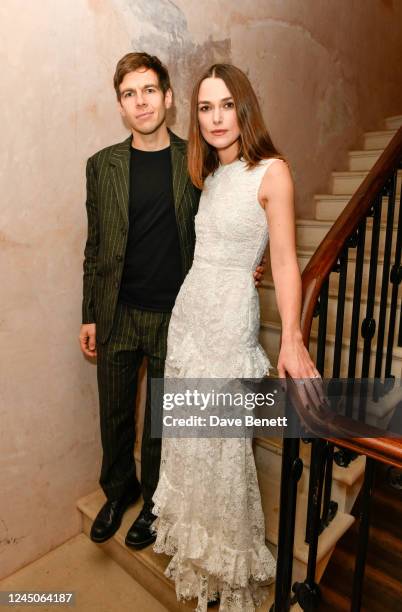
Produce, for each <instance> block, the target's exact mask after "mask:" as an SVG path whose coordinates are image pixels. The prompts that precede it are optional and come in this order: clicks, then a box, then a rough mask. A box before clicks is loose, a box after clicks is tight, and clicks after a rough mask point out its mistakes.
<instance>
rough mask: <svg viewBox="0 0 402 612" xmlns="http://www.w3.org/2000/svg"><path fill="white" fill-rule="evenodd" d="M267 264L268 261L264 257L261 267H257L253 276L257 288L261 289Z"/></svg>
mask: <svg viewBox="0 0 402 612" xmlns="http://www.w3.org/2000/svg"><path fill="white" fill-rule="evenodd" d="M266 263H267V260H266V258H265V255H264V257H263V258H262V259H261V262H260V265H259V266H257V267H256V269H255V272H254V274H253V276H254V285H255V286H256V287H259V286H260V285H261V281H262V278H263V276H264V273H265V268H266Z"/></svg>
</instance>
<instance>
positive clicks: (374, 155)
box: [349, 149, 384, 172]
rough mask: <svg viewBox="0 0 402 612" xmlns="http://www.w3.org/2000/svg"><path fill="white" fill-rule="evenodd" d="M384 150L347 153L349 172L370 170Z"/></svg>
mask: <svg viewBox="0 0 402 612" xmlns="http://www.w3.org/2000/svg"><path fill="white" fill-rule="evenodd" d="M383 152H384V149H369V150H366V149H363V150H361V151H349V170H351V171H352V172H353V171H360V170H364V171H366V170H371V168H372V167H373V166H374V164H375V162H376V161H377V159H378V158H379V157H380V155H381V154H382V153H383Z"/></svg>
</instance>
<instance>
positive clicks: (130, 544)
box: [125, 536, 156, 550]
mask: <svg viewBox="0 0 402 612" xmlns="http://www.w3.org/2000/svg"><path fill="white" fill-rule="evenodd" d="M155 540H156V536H154V537H152V538H149V539H148V540H145V542H139V543H138V544H137V543H134V542H127V540H126V541H125V545H126V546H128V548H135V550H141V549H142V548H146V547H147V546H149V545H150V544H153V543H154V542H155Z"/></svg>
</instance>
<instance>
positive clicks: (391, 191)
mask: <svg viewBox="0 0 402 612" xmlns="http://www.w3.org/2000/svg"><path fill="white" fill-rule="evenodd" d="M394 209H395V175H394V177H393V178H392V180H391V181H390V182H389V183H388V210H387V227H386V231H385V244H384V265H383V269H382V284H381V298H380V314H379V316H378V334H377V350H376V357H375V373H374V377H375V378H381V373H382V364H383V350H384V335H385V318H386V314H387V298H388V284H389V271H390V261H391V249H392V233H393V225H394Z"/></svg>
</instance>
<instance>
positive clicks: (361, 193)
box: [301, 127, 402, 467]
mask: <svg viewBox="0 0 402 612" xmlns="http://www.w3.org/2000/svg"><path fill="white" fill-rule="evenodd" d="M401 158H402V127H400V128H399V129H398V131H397V132H396V134H395V135H394V136H393V138H392V139H391V141H390V142H389V144H388V146H387V147H386V148H385V150H384V151H383V153H382V154H381V156H380V157H379V158H378V160H377V162H376V163H375V164H374V166H373V167H372V169H371V170H370V172H369V173H368V175H367V176H366V178H365V179H364V181H363V182H362V184H361V185H360V187H359V188H358V189H357V191H356V192H355V194H354V195H353V196H352V198H351V199H350V201H349V203H348V204H347V206H346V207H345V208H344V210H343V211H342V213H341V214H340V215H339V217H338V219H337V220H336V221H335V223H334V225H333V226H332V227H331V229H330V230H329V232H328V233H327V235H326V236H325V237H324V239H323V240H322V241H321V243H320V244H319V246H318V248H317V249H316V251H315V252H314V254H313V256H312V258H311V259H310V261H309V262H308V264H307V266H306V268H305V270H304V271H303V273H302V296H303V298H302V299H303V301H302V314H301V328H302V334H303V341H304V343H305V345H306V346H307V347H308V346H309V343H310V333H311V325H312V320H313V316H314V311H315V309H316V305H317V301H318V298H319V295H320V292H321V289H322V286H323V284H324V282H325V281H326V279H327V278H328V277H329V275H330V273H331V271H332V270H333V268H334V266H335V264H336V262H337V260H338V258H339V257H340V255H341V253H342V250H343V248H344V247H345V245H346V243H347V241H348V239H349V238H350V237H351V236H353V234H354V233H355V231H356V230H357V228H358V226H359V224H360V222H361V221H362V220H363V219H364V218H365V217H367V216H368V213H369V211H370V209H371V207H372V205H373V201H374V199H375V198H376V197H377V196H378V195H379V194H380V193H381V191H382V189H383V188H384V186H385V185H386V183H387V181H388V180H389V179H390V178H391V176H392V175H393V173H394V172H395V169H396V168H398V167H400V166H399V164H400V161H401ZM325 439H327V440H328V441H330V442H332V443H334V444H335V445H336V446H340V447H345V448H349V449H351V450H353V451H356V452H357V453H359V454H364V455H367V456H369V457H372V458H373V459H376V460H378V461H381V462H382V463H387V464H390V465H394V466H397V467H402V439H399V438H380V437H378V438H373V437H370V438H348V439H344V438H336V437H332V438H331V437H326V438H325Z"/></svg>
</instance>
